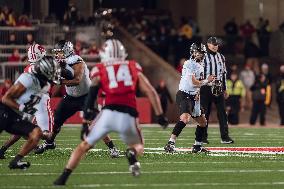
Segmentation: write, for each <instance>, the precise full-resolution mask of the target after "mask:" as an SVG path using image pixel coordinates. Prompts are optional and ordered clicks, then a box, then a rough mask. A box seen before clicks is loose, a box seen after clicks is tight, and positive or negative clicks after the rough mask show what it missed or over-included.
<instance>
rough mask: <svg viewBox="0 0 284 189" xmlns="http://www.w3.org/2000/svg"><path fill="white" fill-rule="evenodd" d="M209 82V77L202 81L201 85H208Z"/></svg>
mask: <svg viewBox="0 0 284 189" xmlns="http://www.w3.org/2000/svg"><path fill="white" fill-rule="evenodd" d="M208 83H209V81H208V79H204V80H202V81H201V82H200V85H201V86H204V85H207V84H208Z"/></svg>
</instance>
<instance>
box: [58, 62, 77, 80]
mask: <svg viewBox="0 0 284 189" xmlns="http://www.w3.org/2000/svg"><path fill="white" fill-rule="evenodd" d="M61 77H63V78H64V79H66V80H72V79H74V70H73V69H72V68H71V67H70V66H69V65H66V66H65V68H61Z"/></svg>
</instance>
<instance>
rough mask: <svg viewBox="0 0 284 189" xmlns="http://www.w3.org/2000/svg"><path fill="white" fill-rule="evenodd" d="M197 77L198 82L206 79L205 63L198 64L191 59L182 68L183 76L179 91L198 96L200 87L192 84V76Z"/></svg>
mask: <svg viewBox="0 0 284 189" xmlns="http://www.w3.org/2000/svg"><path fill="white" fill-rule="evenodd" d="M193 75H194V76H195V78H196V79H197V80H203V79H204V67H203V63H197V62H196V61H194V60H193V59H189V60H187V61H185V62H184V64H183V67H182V74H181V79H180V82H179V90H180V91H183V92H186V93H190V94H196V93H198V91H199V89H200V87H198V86H196V85H193V83H192V76H193Z"/></svg>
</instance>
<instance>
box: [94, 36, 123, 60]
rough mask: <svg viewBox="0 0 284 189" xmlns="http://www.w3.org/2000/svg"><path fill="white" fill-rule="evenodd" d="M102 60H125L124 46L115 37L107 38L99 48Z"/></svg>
mask: <svg viewBox="0 0 284 189" xmlns="http://www.w3.org/2000/svg"><path fill="white" fill-rule="evenodd" d="M99 54H100V57H101V60H102V62H104V61H113V60H125V58H126V57H127V53H126V50H125V47H124V46H123V45H122V43H121V42H120V41H119V40H117V39H108V40H107V41H106V42H105V43H104V44H103V46H102V48H101V49H100V52H99Z"/></svg>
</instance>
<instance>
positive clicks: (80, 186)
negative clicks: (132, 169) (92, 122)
mask: <svg viewBox="0 0 284 189" xmlns="http://www.w3.org/2000/svg"><path fill="white" fill-rule="evenodd" d="M271 185H274V186H277V185H284V182H249V183H245V182H230V183H229V182H224V183H222V182H215V183H205V182H199V183H165V184H161V183H151V184H150V183H149V184H127V183H125V184H78V185H69V184H68V183H67V185H66V187H74V188H99V187H113V188H125V187H163V188H164V187H175V186H271ZM0 188H19V189H29V188H58V186H34V185H21V186H11V185H10V186H0Z"/></svg>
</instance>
